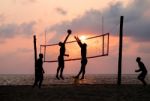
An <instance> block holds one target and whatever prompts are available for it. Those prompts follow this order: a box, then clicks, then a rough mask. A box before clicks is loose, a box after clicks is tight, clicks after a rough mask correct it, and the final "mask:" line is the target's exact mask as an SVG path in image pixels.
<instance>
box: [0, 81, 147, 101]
mask: <svg viewBox="0 0 150 101" xmlns="http://www.w3.org/2000/svg"><path fill="white" fill-rule="evenodd" d="M0 101H150V86H149V85H148V86H145V87H143V86H142V85H121V86H117V85H115V84H114V85H96V84H94V85H76V86H75V85H49V86H43V87H42V88H41V89H38V88H32V87H31V86H0Z"/></svg>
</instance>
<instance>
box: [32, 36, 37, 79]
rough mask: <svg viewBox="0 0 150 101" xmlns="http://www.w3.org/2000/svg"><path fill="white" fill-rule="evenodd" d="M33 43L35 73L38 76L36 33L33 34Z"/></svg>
mask: <svg viewBox="0 0 150 101" xmlns="http://www.w3.org/2000/svg"><path fill="white" fill-rule="evenodd" d="M33 44H34V72H35V73H34V74H35V77H36V62H37V47H36V35H34V36H33Z"/></svg>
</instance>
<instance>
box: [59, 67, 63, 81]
mask: <svg viewBox="0 0 150 101" xmlns="http://www.w3.org/2000/svg"><path fill="white" fill-rule="evenodd" d="M63 70H64V66H63V67H61V70H60V78H61V79H63V80H64V77H63Z"/></svg>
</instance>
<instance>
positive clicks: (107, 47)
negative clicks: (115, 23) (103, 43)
mask: <svg viewBox="0 0 150 101" xmlns="http://www.w3.org/2000/svg"><path fill="white" fill-rule="evenodd" d="M108 53H109V33H108V37H107V54H108Z"/></svg>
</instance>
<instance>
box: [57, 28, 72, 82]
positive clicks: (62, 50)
mask: <svg viewBox="0 0 150 101" xmlns="http://www.w3.org/2000/svg"><path fill="white" fill-rule="evenodd" d="M71 32H72V31H71V30H70V29H69V30H67V33H68V35H67V37H66V38H65V40H64V42H59V46H60V54H59V56H58V68H57V73H56V78H57V79H58V80H59V79H60V78H61V79H64V77H63V70H64V56H69V55H68V54H65V51H66V49H65V43H66V41H67V39H68V37H69V35H70V34H71ZM59 72H60V76H59Z"/></svg>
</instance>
